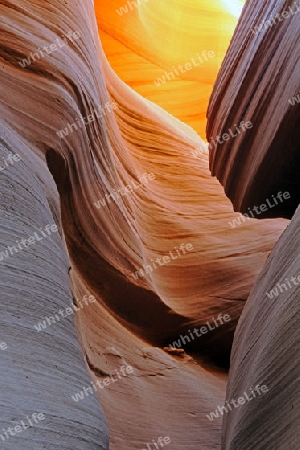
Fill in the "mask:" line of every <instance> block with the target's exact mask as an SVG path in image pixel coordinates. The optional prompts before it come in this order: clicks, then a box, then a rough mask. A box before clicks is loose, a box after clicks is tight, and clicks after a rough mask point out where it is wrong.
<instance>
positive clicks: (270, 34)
mask: <svg viewBox="0 0 300 450" xmlns="http://www.w3.org/2000/svg"><path fill="white" fill-rule="evenodd" d="M299 34H300V5H299V2H294V1H292V0H291V1H270V2H265V3H264V5H262V4H261V2H259V1H253V2H247V5H246V7H245V8H244V11H243V14H242V16H241V18H240V21H239V24H238V26H237V28H236V31H235V33H234V36H233V39H232V42H231V45H230V48H229V50H228V52H227V55H226V58H225V59H224V61H223V64H222V67H221V70H220V72H219V74H218V77H217V80H216V84H215V86H214V90H213V93H212V96H211V99H210V104H209V108H208V113H207V115H208V126H207V137H208V139H209V140H211V139H213V138H215V137H216V136H217V135H219V136H222V135H223V134H224V133H228V130H231V131H232V132H234V131H235V125H236V124H238V125H239V124H240V123H241V122H242V121H250V122H251V123H252V125H253V128H252V129H248V130H247V131H246V132H241V133H240V134H237V133H233V134H237V137H236V138H234V139H230V140H225V141H223V142H222V143H219V142H218V143H217V145H216V146H212V151H211V152H210V169H211V172H212V174H213V175H216V176H217V178H218V179H219V180H220V182H221V183H222V185H223V186H224V188H225V192H226V194H227V196H228V197H229V198H230V200H231V201H232V203H233V205H234V208H235V210H237V211H241V212H243V213H247V212H248V208H253V206H254V205H257V204H263V203H265V201H266V199H268V198H272V195H277V193H278V192H280V191H281V192H285V191H287V192H289V193H290V196H291V198H290V199H289V200H287V201H286V202H284V203H282V204H280V205H279V206H278V207H277V208H276V209H273V208H268V209H267V210H266V211H264V212H262V217H278V216H281V217H287V218H291V217H292V215H293V214H294V212H295V209H296V208H297V206H298V205H299V201H300V176H299V165H300V159H299V158H300V154H299V141H300V127H299V124H300V107H299V102H300V96H299V94H300V78H299V73H300V40H299Z"/></svg>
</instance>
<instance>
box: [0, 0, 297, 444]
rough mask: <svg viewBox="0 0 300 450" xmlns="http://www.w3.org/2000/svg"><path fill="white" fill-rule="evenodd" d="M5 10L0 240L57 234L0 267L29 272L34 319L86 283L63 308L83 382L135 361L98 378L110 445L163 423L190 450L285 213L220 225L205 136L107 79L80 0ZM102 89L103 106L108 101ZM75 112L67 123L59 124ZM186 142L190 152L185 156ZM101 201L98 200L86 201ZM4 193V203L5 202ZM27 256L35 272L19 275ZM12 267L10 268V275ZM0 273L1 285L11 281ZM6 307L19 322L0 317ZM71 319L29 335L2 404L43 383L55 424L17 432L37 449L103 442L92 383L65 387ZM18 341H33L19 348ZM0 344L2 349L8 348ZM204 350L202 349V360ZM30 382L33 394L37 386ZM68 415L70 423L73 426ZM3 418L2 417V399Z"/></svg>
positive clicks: (74, 367)
mask: <svg viewBox="0 0 300 450" xmlns="http://www.w3.org/2000/svg"><path fill="white" fill-rule="evenodd" d="M156 7H157V8H159V5H158V4H157V5H156ZM3 10H4V11H3V12H4V16H5V21H4V25H3V27H4V46H3V49H4V50H3V53H2V56H3V63H2V64H1V70H2V79H3V83H2V85H1V88H0V89H1V96H2V98H3V100H4V110H3V111H4V114H3V129H4V133H5V135H6V136H7V138H6V142H7V143H8V144H9V145H10V147H9V148H10V149H13V151H14V152H16V153H20V154H21V156H22V158H23V157H24V160H25V159H26V168H25V169H24V168H23V166H24V165H25V163H22V165H20V166H17V163H16V165H14V166H13V168H11V170H8V169H7V170H6V171H5V172H3V173H4V174H5V178H3V179H2V173H1V183H3V186H4V187H5V192H7V195H8V193H9V192H11V191H12V188H13V187H14V186H15V185H17V187H18V189H16V190H15V191H16V199H15V197H13V198H14V201H13V202H12V203H11V211H13V212H10V216H9V218H10V220H9V222H6V221H4V226H3V230H4V231H3V238H2V241H1V250H0V251H2V249H3V248H5V247H6V246H7V245H9V243H10V239H11V240H12V241H15V240H16V239H18V238H19V237H20V236H21V237H22V236H23V235H26V233H30V231H29V228H30V229H32V228H34V227H36V228H39V227H42V226H44V225H46V223H48V217H49V221H51V220H50V219H51V217H52V218H53V220H54V221H55V223H56V224H57V225H58V227H59V229H60V236H61V237H59V235H58V234H57V235H55V237H54V238H53V239H55V241H54V242H55V243H56V247H52V245H54V244H53V243H52V241H51V242H50V240H49V239H48V240H47V242H46V241H45V242H44V241H42V242H41V243H37V245H36V247H34V248H33V247H32V250H31V249H30V253H29V249H28V250H26V251H25V250H24V251H22V255H21V256H20V257H19V255H18V254H17V255H14V256H13V257H12V258H14V260H13V261H14V266H11V265H10V264H8V265H6V263H7V261H5V264H3V262H1V265H2V267H1V269H2V268H4V270H5V277H8V278H10V279H13V280H14V282H15V284H16V289H18V290H20V291H21V292H23V291H22V289H23V287H22V286H23V285H22V282H23V279H24V283H25V285H26V283H28V284H29V287H28V297H30V298H31V299H32V303H31V305H32V306H31V307H32V308H33V309H34V311H36V314H35V321H34V323H36V322H37V321H38V320H39V318H42V317H45V316H46V315H50V314H51V312H52V313H53V311H56V310H57V309H59V307H63V308H66V307H67V306H69V305H70V303H71V300H70V298H71V295H72V297H73V301H74V303H76V304H77V305H78V299H81V298H83V296H84V295H94V296H95V298H96V302H94V303H92V304H90V305H89V306H86V307H85V308H82V309H81V310H80V311H79V312H78V314H76V328H77V332H78V338H79V342H80V344H81V348H82V353H83V356H84V360H85V362H86V365H87V367H88V368H89V372H90V376H91V380H92V381H93V383H94V384H95V383H96V382H97V381H103V380H104V379H107V377H110V376H112V375H113V374H114V373H116V370H119V369H120V368H121V367H122V366H127V365H131V366H132V368H133V373H132V374H130V375H128V376H126V377H125V376H124V377H122V378H120V379H118V380H117V381H116V382H115V383H110V384H109V386H106V387H105V388H104V389H101V390H100V389H99V390H98V391H97V395H98V398H99V400H100V402H101V405H102V406H103V410H104V412H105V415H106V417H107V422H108V425H109V428H110V434H111V440H110V446H109V448H110V449H111V450H117V449H120V448H121V449H122V450H127V449H128V450H129V449H136V450H140V449H141V448H143V446H145V445H146V443H147V442H148V443H149V442H152V440H153V439H154V440H156V439H157V438H158V437H159V436H170V438H171V439H172V443H173V448H174V449H176V450H181V449H182V450H186V448H187V445H189V446H190V448H191V449H195V450H196V449H198V448H199V447H200V448H205V449H207V450H213V449H218V448H220V445H221V444H220V442H221V420H220V419H218V420H216V421H215V422H214V423H210V422H209V420H208V419H207V417H206V414H209V412H210V411H212V410H213V409H214V408H215V405H222V403H223V402H224V397H225V382H226V374H224V372H223V371H221V370H220V369H217V368H216V367H214V366H213V363H219V364H221V365H226V362H227V360H228V356H229V351H230V348H231V343H232V338H233V332H234V329H235V327H236V324H237V321H238V318H239V316H240V313H241V311H242V309H243V307H244V304H245V301H246V299H247V297H248V295H249V293H250V291H251V288H252V286H253V283H254V282H255V280H256V278H257V276H258V274H259V272H260V270H261V269H262V267H263V265H264V263H265V261H266V259H267V257H268V255H269V253H270V252H271V250H272V248H273V246H274V244H275V243H276V242H277V240H278V239H279V237H280V236H281V234H282V232H283V231H284V229H285V228H286V226H287V224H288V221H287V220H283V219H276V220H264V221H257V220H254V219H251V220H248V221H246V222H244V223H241V225H240V226H237V227H236V228H232V227H231V226H230V223H229V222H230V221H233V220H234V219H236V220H237V219H238V218H240V215H239V214H237V213H234V212H233V208H232V205H231V203H230V201H229V200H228V199H227V198H226V196H225V194H224V190H223V188H222V187H221V186H220V184H219V183H218V181H217V180H216V179H214V178H212V177H211V174H210V172H209V167H208V151H207V144H206V143H205V142H204V141H202V140H201V138H200V137H199V136H198V135H197V134H196V132H195V131H193V130H192V129H191V128H190V127H188V126H187V125H186V124H184V123H182V122H180V121H179V120H177V119H175V118H173V117H172V116H170V114H168V113H167V112H166V111H164V110H163V109H162V108H160V107H159V106H156V105H155V104H154V103H152V102H151V101H149V100H146V99H145V98H142V97H141V96H140V95H139V94H138V93H136V92H134V91H133V90H132V89H131V88H130V87H129V86H127V85H126V84H125V83H124V82H123V81H121V80H120V78H119V77H118V75H117V74H116V73H115V72H114V70H113V69H112V68H111V66H110V64H109V63H108V60H107V58H106V56H105V53H104V51H103V49H102V47H101V42H100V40H99V35H98V26H97V22H96V18H95V13H94V9H93V3H92V2H87V1H83V0H82V1H77V2H75V1H71V2H68V3H61V2H58V1H55V0H51V1H50V2H48V3H47V5H45V3H44V2H40V1H37V2H35V3H34V4H33V3H28V2H25V1H22V0H21V1H19V2H18V6H16V5H15V3H14V2H12V1H6V2H5V3H4V5H3ZM96 12H97V15H98V10H97V5H96ZM98 20H99V19H98ZM149 20H150V18H149ZM70 30H71V31H74V32H78V33H79V36H80V38H79V39H76V40H74V41H73V42H69V43H68V44H67V45H65V46H64V47H62V48H57V50H55V51H53V52H52V53H51V55H50V54H49V55H45V57H43V58H40V59H38V58H36V61H34V62H32V64H30V65H29V66H28V67H26V68H22V67H21V66H20V64H19V61H21V60H22V59H23V58H27V57H28V55H30V52H33V51H36V50H37V48H41V47H42V46H44V45H48V46H50V45H51V44H53V43H54V42H57V41H56V40H57V38H58V37H60V38H61V37H62V35H64V34H65V33H67V32H68V31H70ZM100 35H101V32H100ZM106 53H107V51H106ZM161 58H162V59H163V56H161ZM210 76H212V75H210ZM170 98H171V97H170ZM112 102H115V103H116V105H117V107H116V109H113V108H107V105H109V104H112ZM95 109H96V111H97V112H98V113H99V112H100V111H102V112H103V111H107V110H108V112H106V114H105V115H104V116H103V117H101V118H98V117H97V119H96V120H95V119H93V120H91V122H90V123H89V124H87V125H84V126H83V125H82V121H81V119H80V118H82V117H85V118H86V117H88V116H90V115H92V116H93V117H94V118H95ZM183 109H184V105H183ZM184 115H185V112H183V116H182V117H184ZM74 123H75V124H77V129H76V126H75V125H73V128H72V126H71V125H72V124H74ZM68 124H69V125H68ZM80 124H81V125H80ZM62 129H66V130H67V131H65V133H64V134H65V136H64V137H63V138H61V137H60V136H59V135H58V134H59V132H60V131H61V130H62ZM195 149H197V150H198V156H197V158H195V157H193V155H192V152H193V151H194V150H195ZM4 154H5V155H6V154H7V151H5V153H4ZM49 171H50V172H51V174H52V176H53V178H54V181H55V183H56V186H57V189H58V192H57V191H56V188H55V183H54V182H53V179H52V177H51V175H50V172H49ZM144 173H153V174H154V175H155V178H154V179H153V180H151V181H149V183H145V184H144V185H142V186H140V187H139V188H138V189H137V188H135V189H132V192H130V194H127V195H124V196H123V195H121V196H118V197H116V200H114V199H113V198H114V197H113V196H114V195H115V191H116V190H120V189H124V188H125V187H126V186H133V185H134V183H138V182H139V180H138V177H139V176H141V175H143V174H144ZM26 187H27V189H26ZM99 200H102V201H103V200H105V201H104V204H103V205H102V206H101V207H99V208H97V207H96V205H95V203H97V202H98V201H99ZM38 201H39V203H37V202H38ZM15 202H18V203H19V204H20V205H21V206H20V207H18V208H19V209H18V208H16V203H15ZM3 205H4V206H3V208H4V210H5V209H6V201H5V202H3ZM22 205H24V206H22ZM25 205H26V207H25ZM38 205H39V208H38ZM33 206H34V208H33ZM16 211H17V212H16ZM15 216H16V217H17V218H18V220H16V217H15ZM44 218H45V219H46V218H47V222H46V223H44ZM5 220H6V219H5ZM27 223H28V224H29V225H30V226H29V228H28V227H27V225H26V226H25V224H27ZM182 243H185V244H191V245H192V248H193V250H192V251H190V252H186V253H185V254H183V255H181V256H180V257H178V259H176V260H174V261H172V263H170V264H165V265H164V266H163V267H158V268H156V269H155V270H153V271H152V272H150V273H148V274H146V276H145V277H139V278H137V279H135V277H134V276H133V274H134V273H135V272H136V271H138V270H140V268H141V267H142V266H143V265H146V264H151V263H152V260H155V259H156V258H157V257H164V256H165V255H168V254H169V252H170V251H172V250H174V248H175V247H177V248H179V246H180V244H182ZM38 244H39V247H38ZM47 246H50V250H51V251H52V254H53V255H52V256H51V254H50V255H49V252H50V250H49V251H47V253H46V254H44V251H46V249H47ZM44 247H46V249H45V248H44ZM36 249H39V250H38V251H39V252H40V253H37V254H36V252H35V251H36ZM31 251H32V253H31ZM25 252H26V255H25ZM20 253H21V252H20ZM28 255H32V258H33V260H31V259H30V258H29V257H28ZM25 257H27V259H26V260H24V261H23V259H22V258H25ZM9 261H10V260H9ZM69 261H70V262H69ZM69 265H71V270H69V277H68V278H67V274H68V268H69ZM33 270H35V271H37V272H38V274H39V278H38V279H39V282H35V280H33V279H32V277H31V275H30V273H31V271H33ZM28 271H29V273H28ZM20 273H21V274H23V275H22V278H18V279H17V278H15V277H16V274H20ZM4 279H5V278H4ZM21 280H22V282H21ZM33 281H34V283H33ZM54 286H55V288H54ZM4 287H5V288H6V289H11V287H8V283H6V284H5V283H4ZM69 289H70V290H69ZM70 291H71V293H72V294H71V295H70ZM53 292H55V295H54V294H53ZM17 298H18V297H17ZM35 298H37V299H38V301H35V300H34V299H35ZM20 301H21V299H19V302H20ZM3 308H4V310H5V311H6V306H5V305H4V306H3ZM45 308H48V309H47V310H45ZM19 311H21V312H22V313H20V319H19V320H20V322H18V324H15V328H11V327H12V325H11V324H12V323H14V320H15V319H13V318H14V317H15V315H16V312H19ZM28 311H30V309H28V305H27V304H26V309H25V305H24V303H22V302H21V310H19V304H18V303H17V304H16V305H14V307H13V309H12V313H11V316H9V319H8V320H7V324H8V325H7V326H8V331H7V336H9V337H10V342H12V343H13V342H14V336H15V335H16V334H17V333H20V331H19V330H20V329H21V328H22V327H24V328H25V330H27V328H28V327H29V326H30V325H29V322H30V321H31V319H33V317H32V315H30V317H28V314H29V312H28ZM218 314H230V316H231V318H232V320H231V321H230V322H229V323H228V324H227V325H224V326H222V327H219V328H218V329H216V330H215V331H214V332H212V333H210V334H208V335H207V336H203V337H201V338H199V339H197V340H195V342H192V343H191V346H190V348H189V347H188V348H189V349H190V350H192V352H191V354H192V356H189V354H188V353H189V352H188V349H186V350H187V352H186V353H184V354H183V355H181V356H171V355H170V353H167V352H166V351H163V350H162V348H163V347H164V346H168V345H169V344H171V343H172V342H173V341H175V340H177V339H178V338H179V336H180V335H181V334H186V333H187V331H188V329H190V328H191V327H194V326H197V327H200V326H201V325H203V324H205V323H206V321H211V320H212V318H213V317H216V316H217V315H218ZM71 319H72V317H71ZM71 319H70V318H69V319H64V320H65V321H64V322H62V323H61V324H60V323H59V324H53V325H51V327H49V330H48V329H47V331H43V332H40V333H39V334H38V336H42V337H41V338H40V339H41V340H42V342H43V345H42V346H41V347H40V349H39V354H38V357H37V358H40V359H41V361H42V362H43V364H41V365H40V366H39V365H37V364H35V365H34V369H35V371H36V378H37V379H38V381H37V382H36V383H35V384H34V386H32V385H30V386H28V385H27V386H25V388H24V389H23V390H22V392H18V395H16V393H15V392H14V395H13V396H12V397H9V398H11V402H10V401H8V397H7V399H6V401H5V402H4V403H5V405H7V404H9V405H11V404H12V406H11V408H12V411H13V412H14V416H16V412H15V411H16V410H17V408H18V406H19V405H20V404H26V402H27V401H28V402H29V399H30V402H31V403H30V404H31V408H33V407H34V406H35V405H36V408H38V407H39V406H40V405H41V406H44V405H45V404H44V403H43V401H44V400H43V399H44V398H45V396H46V397H47V395H48V394H47V392H48V386H49V385H50V384H51V386H53V389H52V391H53V392H54V391H55V392H57V394H51V395H52V396H51V403H50V400H49V405H47V408H46V406H44V408H45V415H47V411H49V413H48V414H51V413H52V414H53V416H51V417H52V419H51V420H52V421H53V422H52V424H55V425H57V422H58V421H59V420H60V418H61V416H63V418H64V420H65V425H62V431H61V434H60V435H59V438H57V434H54V436H53V433H54V431H53V429H54V428H55V427H52V428H51V433H52V435H49V434H48V433H50V430H46V429H44V428H43V425H44V423H46V422H42V423H41V425H40V426H39V427H40V428H39V433H38V436H37V435H36V434H34V435H33V434H31V435H29V432H28V434H26V432H24V433H23V434H24V436H25V434H26V439H28V448H33V449H34V448H39V447H38V446H41V443H43V440H45V441H47V442H48V444H47V445H49V447H46V448H53V449H55V448H59V446H61V443H62V442H63V444H64V448H68V447H65V441H64V440H65V439H67V438H69V434H70V435H71V436H72V439H73V440H71V443H72V444H70V445H72V446H71V447H70V448H76V445H77V446H78V448H85V447H84V446H83V445H86V448H95V449H96V448H103V449H106V448H108V436H107V434H108V433H107V428H106V425H105V419H104V416H103V413H102V410H101V408H100V406H99V405H98V404H97V402H96V394H93V393H91V392H90V391H89V394H87V395H86V396H85V398H84V399H82V400H80V401H78V402H77V403H75V402H74V401H73V400H72V398H71V396H72V395H75V393H76V392H77V393H78V392H80V391H81V390H82V389H83V387H90V386H91V380H90V379H89V378H88V377H87V374H86V370H85V367H84V364H83V359H82V356H81V355H80V352H79V350H78V345H77V343H76V336H75V332H74V329H73V328H72V320H71ZM30 323H31V322H30ZM61 327H62V328H61ZM58 330H59V331H58ZM26 332H27V333H29V334H28V342H29V341H30V339H32V334H31V333H37V332H36V331H35V330H34V329H33V330H32V331H31V330H30V331H28V330H27V331H26ZM48 333H49V334H51V337H52V339H51V341H50V339H48ZM21 334H22V333H21ZM44 334H45V335H46V334H47V339H46V337H45V336H44ZM24 336H26V333H24ZM64 338H65V340H67V342H70V343H69V347H68V351H66V352H65V351H64V350H62V345H59V341H60V340H61V339H64ZM7 340H8V339H7ZM8 341H9V340H8ZM18 342H19V341H18ZM8 344H9V342H8ZM13 351H14V352H16V353H15V355H16V358H20V357H21V355H22V354H23V352H22V351H21V347H17V348H15V349H14V350H13ZM54 353H55V356H54ZM24 354H26V355H27V354H29V355H31V353H30V350H28V347H27V346H26V349H25V350H24ZM4 355H5V357H6V358H9V356H7V355H8V353H5V354H4ZM52 355H53V357H52ZM207 355H210V357H211V359H210V360H209V362H207V360H206V359H205V360H203V357H204V356H205V357H207ZM2 356H3V355H2V354H1V357H2ZM55 358H57V359H59V361H61V360H63V366H62V363H61V362H60V365H58V367H57V368H55V369H54V368H53V367H52V366H53V361H55ZM44 360H46V361H48V363H47V364H49V366H48V367H49V369H48V370H45V365H46V364H45V363H44ZM0 361H1V362H2V361H4V359H1V360H0ZM8 361H10V360H9V359H8ZM49 361H50V363H49ZM24 364H25V363H24ZM26 364H27V365H24V372H25V373H26V375H25V377H26V376H28V373H31V371H32V361H31V360H30V359H29V362H27V363H26ZM7 366H8V367H9V370H10V371H11V372H10V374H9V376H8V375H7V374H5V372H4V374H2V373H1V374H2V377H3V381H4V382H5V384H6V385H7V383H8V384H9V386H10V385H11V386H15V385H16V383H18V380H19V379H20V378H19V377H20V376H21V374H20V373H19V372H16V370H15V366H13V365H12V364H11V362H9V363H8V364H7ZM46 367H47V366H46ZM54 367H55V364H54ZM51 368H52V370H51ZM49 377H50V381H49ZM39 396H41V397H40V398H41V403H39V402H38V401H37V400H36V398H39ZM57 410H58V411H59V414H60V415H59V414H58V413H57ZM53 411H54V413H53ZM66 411H67V412H66ZM26 412H27V411H26ZM56 413H57V414H56ZM74 416H75V417H76V418H77V419H76V420H78V422H77V425H76V427H74V429H72V427H73V417H74ZM4 417H5V418H4V420H5V422H4V427H7V426H9V421H10V420H12V419H10V417H11V414H10V410H8V409H7V412H6V414H4ZM61 423H62V422H61V420H60V424H61ZM67 424H70V426H71V429H69V431H68V428H67ZM55 429H57V428H55ZM58 429H60V428H58ZM35 431H36V430H35ZM0 434H1V433H0ZM20 438H23V435H21V434H20ZM16 442H17V443H18V444H16ZM82 442H83V444H82ZM31 444H32V445H31ZM6 445H10V446H11V447H8V448H12V449H14V450H17V448H19V447H18V445H19V441H18V440H17V441H13V440H12V439H11V440H8V441H7V443H6ZM34 445H35V446H36V447H34ZM51 446H52V447H51ZM93 446H94V447H93Z"/></svg>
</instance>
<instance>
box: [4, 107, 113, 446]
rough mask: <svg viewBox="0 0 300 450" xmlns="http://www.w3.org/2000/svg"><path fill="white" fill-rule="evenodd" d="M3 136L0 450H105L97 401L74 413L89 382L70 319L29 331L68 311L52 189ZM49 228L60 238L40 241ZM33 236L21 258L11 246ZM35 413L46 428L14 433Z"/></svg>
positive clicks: (38, 162)
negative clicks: (76, 397) (12, 158)
mask: <svg viewBox="0 0 300 450" xmlns="http://www.w3.org/2000/svg"><path fill="white" fill-rule="evenodd" d="M7 112H8V111H7ZM7 117H8V116H7ZM1 132H2V136H3V138H2V142H1V144H0V150H1V151H0V158H1V159H2V157H3V156H4V157H7V155H8V154H9V151H10V150H13V153H17V154H19V155H20V157H21V161H19V162H15V164H14V165H12V166H11V167H9V168H6V170H5V171H2V172H1V198H0V203H1V251H2V250H3V247H4V248H6V247H7V246H11V248H12V246H14V245H15V246H17V253H16V252H15V251H14V250H13V249H12V252H13V254H10V255H9V256H8V257H4V258H3V259H2V260H1V261H0V264H1V266H0V272H1V305H0V330H1V338H0V341H1V342H2V340H3V341H4V342H5V343H6V345H7V348H6V349H5V350H0V366H1V370H0V390H1V395H0V409H1V419H0V448H1V449H5V450H17V449H20V448H22V449H24V450H29V449H30V450H40V449H42V448H45V449H47V450H48V449H49V450H59V449H61V448H64V449H66V450H67V449H69V450H74V449H78V450H79V449H80V450H82V449H86V450H87V449H94V450H98V449H99V450H100V449H101V450H107V449H108V441H109V438H108V427H107V423H106V419H105V417H104V413H103V411H102V409H101V407H100V405H99V403H98V401H97V399H96V398H92V397H90V398H88V399H86V401H85V404H84V405H78V404H76V403H75V402H74V401H73V400H72V398H71V396H70V392H74V391H75V392H76V390H77V389H78V386H79V385H81V383H85V384H88V382H89V376H88V372H87V368H86V365H85V362H84V358H83V355H82V351H81V349H80V346H79V343H78V338H77V334H76V331H75V327H74V317H73V316H70V317H67V318H65V319H62V318H61V321H60V322H57V323H56V324H52V325H49V326H47V328H46V329H45V330H44V331H41V332H38V331H37V330H36V329H35V327H34V326H35V325H36V324H37V323H38V322H39V321H40V320H41V319H43V318H45V317H46V316H51V315H53V313H54V312H58V311H59V310H60V309H61V308H62V309H65V308H66V307H70V306H71V305H72V297H71V293H70V290H69V286H68V275H67V273H68V267H69V262H68V257H67V254H66V251H65V249H64V244H63V231H62V228H61V225H60V212H59V200H58V195H57V190H56V187H55V184H54V182H53V179H52V177H51V175H50V174H49V172H48V171H47V170H46V165H45V162H44V161H43V160H42V159H41V158H40V157H39V156H37V155H35V154H34V152H33V151H32V144H30V143H29V142H28V141H26V139H24V138H23V136H21V135H20V134H18V133H16V132H15V131H14V130H13V129H12V128H11V127H10V126H9V125H8V123H5V122H4V121H2V122H1ZM47 224H49V225H52V224H57V225H58V228H59V230H58V232H56V233H52V234H51V235H48V236H47V237H44V238H43V239H42V238H41V237H42V236H43V235H42V233H41V231H40V229H42V230H44V228H45V226H46V225H47ZM35 233H38V234H37V236H38V240H36V242H35V244H33V245H31V246H29V247H28V248H24V247H23V249H22V250H21V249H20V247H18V245H17V242H19V243H20V241H21V239H22V238H25V239H27V238H28V237H30V236H35ZM16 241H17V242H16ZM59 317H60V316H59ZM50 323H51V322H50ZM34 413H42V414H44V416H45V418H44V420H42V421H38V423H37V424H35V423H34V422H33V423H34V426H32V427H30V428H28V429H25V430H24V428H23V429H21V431H22V432H20V429H19V428H17V430H18V431H17V432H16V431H14V427H15V426H22V424H21V421H23V422H24V424H25V427H28V424H29V423H30V422H28V421H27V416H28V417H29V419H30V418H31V417H32V414H34ZM31 421H32V420H31ZM9 427H10V428H11V429H12V433H13V434H14V435H12V434H10V433H11V432H10V431H7V429H8V428H9ZM5 431H6V433H7V436H8V438H7V436H6V435H5ZM1 436H2V437H1ZM3 439H5V440H4V441H3Z"/></svg>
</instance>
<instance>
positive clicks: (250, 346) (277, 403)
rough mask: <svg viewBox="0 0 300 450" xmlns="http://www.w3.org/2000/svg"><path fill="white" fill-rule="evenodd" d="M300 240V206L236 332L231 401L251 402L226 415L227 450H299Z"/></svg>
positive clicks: (224, 431) (225, 441)
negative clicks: (241, 399)
mask: <svg viewBox="0 0 300 450" xmlns="http://www.w3.org/2000/svg"><path fill="white" fill-rule="evenodd" d="M299 242H300V208H298V210H297V212H296V214H295V216H294V217H293V219H292V221H291V223H290V225H289V226H288V228H287V229H286V230H285V232H284V234H283V236H282V237H281V238H280V239H279V242H278V243H277V244H276V246H275V248H274V249H273V251H272V253H271V255H270V257H269V258H268V261H267V263H266V265H265V267H264V268H263V270H262V272H261V274H260V275H259V278H258V279H257V282H256V283H255V286H254V288H253V290H252V292H251V295H250V297H249V299H248V300H247V302H246V306H245V308H244V310H243V313H242V316H241V318H240V320H239V324H238V327H237V330H236V332H235V338H234V344H233V349H232V355H231V367H230V373H229V380H228V386H227V394H226V400H227V401H228V402H230V401H231V400H232V399H235V400H237V399H238V398H241V397H244V399H245V400H246V402H245V404H243V405H240V406H238V407H233V406H232V405H230V406H231V407H232V411H228V413H226V414H225V415H224V421H223V431H222V434H223V439H222V441H223V442H222V448H223V449H224V450H225V449H235V448H238V449H239V450H246V449H247V450H264V449H269V448H277V449H280V450H284V449H289V450H296V449H297V448H298V446H299V445H298V441H299V420H300V413H299V406H300V395H299V379H300V371H299V350H300V340H299V326H298V325H299V318H300V314H299V299H300V288H299V286H300V256H299ZM270 296H272V298H270ZM257 385H258V386H259V387H258V391H257V390H255V388H256V386H257ZM262 386H266V387H267V389H266V388H263V390H264V391H265V392H263V391H262V390H261V389H260V388H261V387H262ZM250 388H252V389H254V391H253V392H254V395H253V394H252V393H251V390H250ZM245 391H246V393H248V394H249V392H250V394H251V395H250V397H251V400H247V398H246V396H245V394H244V392H245ZM248 397H249V395H248ZM225 405H227V403H226V402H225Z"/></svg>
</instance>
